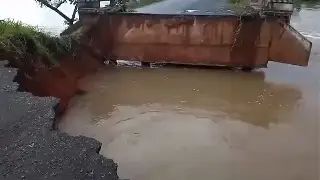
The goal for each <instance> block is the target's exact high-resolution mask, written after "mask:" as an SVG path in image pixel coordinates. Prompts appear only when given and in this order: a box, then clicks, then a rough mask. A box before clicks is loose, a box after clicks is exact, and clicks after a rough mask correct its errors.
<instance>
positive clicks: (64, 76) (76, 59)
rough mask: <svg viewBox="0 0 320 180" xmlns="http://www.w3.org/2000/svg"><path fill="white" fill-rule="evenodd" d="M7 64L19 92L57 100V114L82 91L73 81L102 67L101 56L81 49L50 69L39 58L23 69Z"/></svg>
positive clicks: (64, 57) (22, 67)
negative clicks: (12, 72)
mask: <svg viewBox="0 0 320 180" xmlns="http://www.w3.org/2000/svg"><path fill="white" fill-rule="evenodd" d="M30 61H31V60H30ZM9 62H10V63H9V66H10V67H14V68H17V69H18V73H17V76H16V78H15V81H16V82H18V83H19V84H20V88H21V89H22V90H24V91H27V92H31V93H32V94H34V95H36V96H52V97H56V98H59V99H60V103H59V105H58V108H57V111H56V113H59V114H60V113H63V112H64V111H65V109H66V108H67V106H68V102H69V100H70V99H71V98H72V97H73V96H74V95H76V94H78V93H81V92H82V91H81V89H79V87H78V83H77V80H78V79H79V78H81V77H84V76H86V75H87V74H89V73H92V72H94V71H96V70H97V69H98V68H99V67H102V66H103V60H102V57H101V58H100V57H99V55H97V54H95V53H94V52H92V51H91V50H90V49H89V48H85V47H79V48H78V49H77V50H76V51H75V52H73V53H70V54H67V55H64V56H62V57H60V58H59V63H58V64H56V65H54V66H52V67H47V66H46V65H45V64H44V63H43V61H42V59H41V57H34V59H33V63H32V64H29V65H26V66H19V65H17V64H15V63H14V62H11V61H9Z"/></svg>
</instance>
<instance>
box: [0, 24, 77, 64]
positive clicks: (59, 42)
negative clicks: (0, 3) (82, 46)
mask: <svg viewBox="0 0 320 180" xmlns="http://www.w3.org/2000/svg"><path fill="white" fill-rule="evenodd" d="M70 51H71V38H67V37H64V38H61V37H57V36H53V35H51V34H50V33H48V32H45V31H43V30H41V29H39V28H36V27H33V26H29V25H26V24H23V23H21V22H18V21H12V20H1V21H0V55H1V52H4V53H7V54H10V55H13V56H14V59H15V60H19V61H23V60H26V59H28V60H29V61H30V60H33V59H32V58H35V57H41V59H42V60H43V61H44V63H45V64H47V65H52V64H55V63H57V60H56V58H57V57H58V56H59V55H61V54H64V53H67V52H70ZM23 62H24V63H27V62H25V61H23Z"/></svg>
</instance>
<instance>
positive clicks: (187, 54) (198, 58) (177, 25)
mask: <svg viewBox="0 0 320 180" xmlns="http://www.w3.org/2000/svg"><path fill="white" fill-rule="evenodd" d="M287 31H290V32H287ZM283 32H285V33H283ZM279 34H282V35H284V36H282V37H280V36H279ZM287 34H290V35H291V36H290V37H287V36H289V35H287ZM90 39H91V40H90V42H91V43H92V45H93V46H94V47H97V48H98V49H100V50H101V51H102V53H103V54H104V55H105V57H107V58H109V59H125V60H134V61H143V62H156V63H175V64H192V65H228V66H240V67H243V66H246V67H247V66H250V67H255V66H261V65H265V64H266V63H267V62H268V60H273V61H278V62H283V63H288V64H296V65H306V64H307V63H308V59H309V54H310V49H308V48H306V47H307V46H308V43H310V42H308V43H307V45H306V43H305V44H304V45H305V46H303V43H301V40H299V39H297V36H296V32H294V33H292V31H291V30H290V29H288V28H287V29H286V28H284V26H283V25H280V24H279V22H278V21H277V19H276V18H269V19H268V18H267V19H262V18H261V17H260V16H243V17H241V18H239V17H237V16H201V15H181V16H177V15H155V14H135V13H131V14H125V13H123V14H116V13H110V14H104V15H101V16H100V18H99V20H98V22H97V25H96V27H94V28H93V29H92V30H91V32H90ZM288 39H289V41H288ZM294 44H295V45H296V46H294ZM280 46H286V47H289V48H295V49H297V51H296V52H294V53H293V52H292V50H290V51H282V50H281V49H283V48H280ZM310 46H311V45H310ZM302 49H303V50H302ZM295 53H297V54H295Z"/></svg>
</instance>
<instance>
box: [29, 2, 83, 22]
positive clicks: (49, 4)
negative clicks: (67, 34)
mask: <svg viewBox="0 0 320 180" xmlns="http://www.w3.org/2000/svg"><path fill="white" fill-rule="evenodd" d="M35 1H36V2H37V3H39V4H40V6H41V7H43V6H45V7H47V8H49V9H51V10H53V11H54V12H56V13H57V14H59V15H60V16H61V17H62V18H63V19H65V21H66V23H67V24H68V25H69V26H70V25H72V24H73V23H74V21H75V17H76V14H77V11H78V6H77V0H35ZM65 3H69V4H71V5H73V6H74V10H73V13H72V15H71V17H69V16H67V15H66V14H65V13H63V12H62V11H60V10H59V7H60V6H61V5H62V4H65Z"/></svg>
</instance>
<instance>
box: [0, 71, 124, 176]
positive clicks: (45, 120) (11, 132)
mask: <svg viewBox="0 0 320 180" xmlns="http://www.w3.org/2000/svg"><path fill="white" fill-rule="evenodd" d="M15 75H16V69H12V68H4V67H0V179H10V180H14V179H30V180H37V179H38V180H44V179H59V180H72V179H77V180H80V179H83V180H88V179H94V180H96V179H107V180H114V179H118V176H117V172H116V171H117V165H116V164H115V163H114V162H113V161H112V160H111V159H107V158H105V157H103V156H102V155H100V154H98V153H99V151H100V148H101V143H100V142H98V141H96V140H94V139H92V138H87V137H83V136H77V137H71V136H69V135H67V134H65V133H60V132H58V131H54V130H53V126H54V124H55V113H54V107H55V106H56V105H57V103H58V100H57V99H55V98H51V97H36V96H33V95H32V94H31V93H28V92H17V88H18V84H17V83H15V82H13V79H14V77H15Z"/></svg>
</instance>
